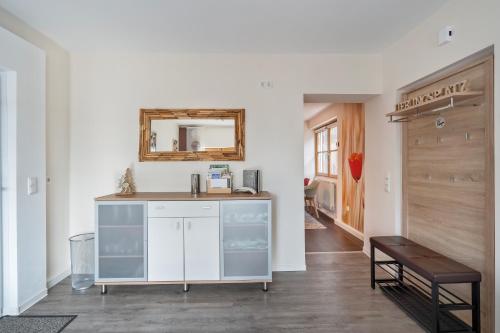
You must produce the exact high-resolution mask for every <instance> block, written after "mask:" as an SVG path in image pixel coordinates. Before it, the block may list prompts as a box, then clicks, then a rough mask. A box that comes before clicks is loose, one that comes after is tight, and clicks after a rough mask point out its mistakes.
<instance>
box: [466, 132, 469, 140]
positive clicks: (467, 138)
mask: <svg viewBox="0 0 500 333" xmlns="http://www.w3.org/2000/svg"><path fill="white" fill-rule="evenodd" d="M469 140H470V134H469V132H465V141H469Z"/></svg>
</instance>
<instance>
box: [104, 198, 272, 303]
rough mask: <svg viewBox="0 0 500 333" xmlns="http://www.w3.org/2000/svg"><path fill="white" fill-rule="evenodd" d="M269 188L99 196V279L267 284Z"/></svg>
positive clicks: (116, 282) (186, 287)
mask: <svg viewBox="0 0 500 333" xmlns="http://www.w3.org/2000/svg"><path fill="white" fill-rule="evenodd" d="M271 221H272V208H271V196H270V194H269V193H267V192H261V193H258V194H257V195H250V194H243V193H238V194H230V195H228V194H222V195H213V194H204V193H202V194H200V195H198V196H196V197H193V196H191V195H190V194H188V193H136V194H134V195H132V196H127V197H122V196H117V195H109V196H105V197H100V198H96V242H95V244H96V251H95V253H96V263H97V267H96V284H97V285H100V286H101V287H102V289H101V291H102V293H106V291H107V286H108V285H120V284H182V285H183V286H184V291H188V290H189V285H190V284H200V283H247V282H259V283H263V285H264V290H267V287H268V283H269V282H271V281H272V269H271V267H272V265H271V262H272V242H271V240H272V235H271V230H272V228H271V227H272V223H271Z"/></svg>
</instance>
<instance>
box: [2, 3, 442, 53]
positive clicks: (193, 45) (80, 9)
mask: <svg viewBox="0 0 500 333" xmlns="http://www.w3.org/2000/svg"><path fill="white" fill-rule="evenodd" d="M444 2H446V1H445V0H418V1H415V0H251V1H250V0H43V1H40V0H0V6H1V7H3V8H5V9H6V10H7V11H9V12H11V13H13V14H14V15H16V16H18V17H19V18H20V19H22V20H23V21H25V22H27V23H28V24H30V25H31V26H33V27H34V28H35V29H37V30H39V31H41V32H43V33H44V34H46V35H47V36H49V37H51V38H52V39H54V40H55V41H56V42H57V43H59V44H60V45H62V46H63V47H65V48H66V49H68V50H70V51H76V52H82V51H83V52H85V51H90V52H94V51H135V52H171V53H176V52H177V53H178V52H184V53H186V52H187V53H189V52H193V53H218V52H228V53H373V52H377V51H380V50H381V49H382V48H384V47H386V46H387V45H389V44H391V43H392V42H394V41H396V40H397V39H398V38H400V37H402V36H403V35H404V34H405V33H407V32H408V31H409V30H411V29H412V28H413V27H415V26H416V25H417V24H418V23H419V22H420V21H422V20H423V19H425V18H426V17H428V16H429V15H431V14H432V13H433V12H434V11H436V9H438V8H439V7H440V6H442V5H443V4H444Z"/></svg>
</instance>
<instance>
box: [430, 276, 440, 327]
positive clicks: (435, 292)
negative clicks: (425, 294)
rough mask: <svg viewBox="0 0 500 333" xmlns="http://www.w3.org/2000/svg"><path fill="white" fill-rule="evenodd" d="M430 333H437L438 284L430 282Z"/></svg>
mask: <svg viewBox="0 0 500 333" xmlns="http://www.w3.org/2000/svg"><path fill="white" fill-rule="evenodd" d="M431 333H439V284H437V283H436V282H432V326H431Z"/></svg>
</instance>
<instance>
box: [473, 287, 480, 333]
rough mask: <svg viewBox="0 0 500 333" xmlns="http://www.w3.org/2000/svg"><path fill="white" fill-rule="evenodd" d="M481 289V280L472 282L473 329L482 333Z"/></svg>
mask: <svg viewBox="0 0 500 333" xmlns="http://www.w3.org/2000/svg"><path fill="white" fill-rule="evenodd" d="M480 296H481V289H480V285H479V282H473V283H472V331H473V332H476V333H481V306H480V303H481V299H480Z"/></svg>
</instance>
